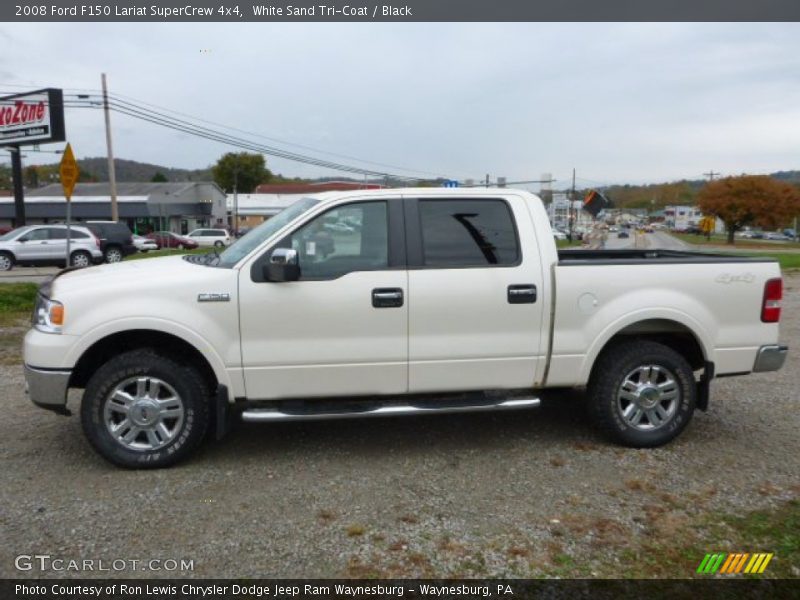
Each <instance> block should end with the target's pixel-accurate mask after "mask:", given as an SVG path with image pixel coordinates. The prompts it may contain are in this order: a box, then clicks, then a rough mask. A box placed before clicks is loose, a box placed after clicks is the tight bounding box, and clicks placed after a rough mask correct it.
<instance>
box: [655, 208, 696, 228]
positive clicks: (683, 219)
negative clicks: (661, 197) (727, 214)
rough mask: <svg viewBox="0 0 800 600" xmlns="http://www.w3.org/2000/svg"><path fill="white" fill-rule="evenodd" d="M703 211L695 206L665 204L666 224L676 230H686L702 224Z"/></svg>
mask: <svg viewBox="0 0 800 600" xmlns="http://www.w3.org/2000/svg"><path fill="white" fill-rule="evenodd" d="M702 218H703V211H701V210H700V209H699V208H697V207H695V206H665V207H664V225H666V226H667V227H668V228H669V229H674V230H675V231H686V230H687V229H689V228H692V227H698V226H699V225H700V219H702Z"/></svg>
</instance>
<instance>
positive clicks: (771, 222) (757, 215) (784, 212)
mask: <svg viewBox="0 0 800 600" xmlns="http://www.w3.org/2000/svg"><path fill="white" fill-rule="evenodd" d="M697 206H698V207H699V208H700V210H702V211H703V213H705V214H707V215H714V216H715V217H719V218H720V219H722V221H723V222H724V223H725V230H726V232H727V234H728V243H729V244H733V240H734V237H733V236H734V234H735V233H736V232H737V231H739V230H740V229H742V228H743V227H745V226H746V225H756V226H759V227H764V228H765V229H774V228H776V227H779V226H781V225H784V224H786V223H787V222H789V221H790V220H791V219H792V218H794V217H795V216H797V215H798V213H800V190H798V189H797V188H796V187H795V186H793V185H791V184H789V183H786V182H783V181H778V180H776V179H772V178H771V177H768V176H767V175H740V176H738V177H726V178H724V179H717V180H716V181H711V182H709V183H707V184H706V185H705V186H704V187H703V189H702V190H700V194H699V195H698V197H697Z"/></svg>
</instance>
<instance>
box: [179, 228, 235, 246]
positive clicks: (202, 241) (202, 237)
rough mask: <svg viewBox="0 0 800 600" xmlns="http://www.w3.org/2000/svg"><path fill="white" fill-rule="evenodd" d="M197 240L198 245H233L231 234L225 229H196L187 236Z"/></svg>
mask: <svg viewBox="0 0 800 600" xmlns="http://www.w3.org/2000/svg"><path fill="white" fill-rule="evenodd" d="M186 237H187V238H189V239H190V240H194V241H195V242H197V245H198V246H216V247H217V248H222V247H223V246H230V245H231V235H230V234H229V233H228V232H227V231H225V230H224V229H195V230H194V231H191V232H189V234H188V235H187V236H186Z"/></svg>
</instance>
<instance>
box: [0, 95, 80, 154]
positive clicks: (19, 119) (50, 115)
mask: <svg viewBox="0 0 800 600" xmlns="http://www.w3.org/2000/svg"><path fill="white" fill-rule="evenodd" d="M64 139H65V138H64V96H63V94H62V93H61V90H57V89H53V88H48V89H45V90H37V91H35V92H28V93H25V94H15V95H13V96H5V97H3V98H0V146H8V145H12V144H15V145H23V144H41V143H42V142H63V141H64Z"/></svg>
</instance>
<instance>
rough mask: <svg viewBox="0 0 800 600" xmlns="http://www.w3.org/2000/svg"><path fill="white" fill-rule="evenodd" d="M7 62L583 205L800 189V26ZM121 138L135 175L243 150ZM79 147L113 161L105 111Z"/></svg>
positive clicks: (296, 36) (230, 121) (338, 43)
mask: <svg viewBox="0 0 800 600" xmlns="http://www.w3.org/2000/svg"><path fill="white" fill-rule="evenodd" d="M0 46H1V47H2V48H3V52H2V53H0V92H8V91H12V90H13V91H17V90H24V89H25V86H28V87H29V88H30V89H35V88H37V87H40V86H52V87H61V88H64V90H65V92H72V93H75V91H74V90H75V89H76V88H87V89H90V90H98V89H99V87H100V73H101V72H106V73H107V74H108V78H109V86H110V90H111V91H112V92H113V93H117V94H121V95H125V96H128V97H131V98H135V99H137V100H140V101H145V102H149V103H152V104H156V105H159V106H162V107H165V108H168V109H173V110H176V111H181V112H183V113H186V114H188V115H192V116H196V117H200V118H203V119H206V120H209V121H214V122H217V123H221V124H223V125H227V126H231V127H237V128H240V129H244V130H247V131H250V132H252V133H253V134H258V135H264V136H269V137H273V138H278V139H281V140H285V141H287V142H291V143H295V144H302V145H305V146H309V147H313V148H316V149H319V150H323V151H327V152H331V153H335V154H340V155H347V156H350V157H355V158H337V157H334V156H331V155H321V154H318V155H319V156H323V157H324V158H332V159H334V160H337V161H338V162H343V163H348V164H355V165H358V166H368V165H364V163H359V162H358V161H357V160H356V159H365V160H371V161H377V162H380V163H385V164H387V165H392V166H391V167H386V168H385V169H380V170H389V171H391V172H395V173H402V174H427V173H432V174H440V175H443V176H447V177H453V178H467V177H472V178H476V179H478V178H482V177H484V176H485V174H486V173H490V174H491V175H492V178H494V177H496V176H498V175H500V176H506V177H508V179H509V180H522V179H538V178H539V176H540V175H541V174H542V173H552V174H553V175H554V177H556V178H557V180H558V181H559V183H558V184H556V186H557V187H559V186H560V185H561V184H562V183H564V182H566V181H567V180H568V179H569V177H570V176H571V171H572V168H573V167H575V168H576V169H577V172H578V177H579V179H578V185H579V186H585V185H597V184H601V183H608V182H626V181H627V182H656V181H666V180H674V179H680V178H699V177H701V176H702V173H703V172H705V171H708V170H709V169H713V170H715V171H721V172H722V173H723V174H738V173H741V172H749V173H766V172H771V171H776V170H786V169H800V24H769V23H768V24H688V25H683V24H619V25H614V24H540V23H530V24H528V23H520V24H466V23H463V24H462V23H451V24H375V23H372V24H355V25H350V24H338V23H330V24H299V23H290V24H275V25H273V24H240V25H237V24H232V25H228V24H214V25H209V26H206V25H193V24H143V23H139V24H14V25H13V26H12V25H8V24H0ZM112 126H113V134H114V150H115V155H116V156H117V157H119V158H128V159H134V160H139V161H144V162H151V163H157V164H163V165H166V166H174V167H185V168H199V167H204V166H207V165H210V164H212V163H213V162H214V161H215V160H216V159H217V158H218V157H219V156H220V155H221V154H222V153H224V152H226V151H229V150H231V148H230V147H226V146H225V145H223V144H220V143H217V142H211V141H205V140H201V139H198V138H194V137H190V136H187V135H185V134H181V133H177V132H173V131H169V130H166V129H163V128H160V127H158V126H155V125H151V124H148V123H143V122H140V121H137V120H134V119H131V118H130V117H127V116H123V115H119V114H114V113H112ZM66 127H67V137H68V140H69V141H70V142H71V143H72V145H73V148H74V150H75V152H76V155H77V156H78V157H79V158H80V157H84V156H102V155H104V154H105V137H104V128H103V115H102V112H101V111H97V110H87V109H68V111H67V114H66ZM264 141H266V140H264ZM54 147H56V148H58V147H60V145H59V146H54ZM286 147H287V149H291V150H295V151H303V150H299V149H298V148H296V147H291V146H286ZM304 152H305V151H304ZM34 156H36V155H33V154H29V155H28V157H29V158H28V159H27V161H28V162H29V163H30V162H34V161H37V160H38V156H37V157H36V159H34ZM40 156H41V157H42V159H41V160H39V161H38V162H51V161H52V159H53V157H52V156H49V157H48V155H44V154H43V155H40ZM48 158H50V159H51V160H47V159H48ZM3 160H7V159H3ZM268 166H269V167H270V168H271V169H272V170H273V171H276V172H280V173H282V174H284V175H287V176H316V175H325V176H330V175H337V173H335V172H332V171H328V170H320V169H318V168H314V167H308V166H304V165H302V164H298V163H293V162H287V161H284V160H279V159H272V158H269V157H268ZM400 167H403V168H407V169H410V170H411V171H401V170H400Z"/></svg>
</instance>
